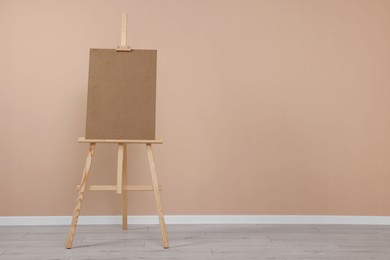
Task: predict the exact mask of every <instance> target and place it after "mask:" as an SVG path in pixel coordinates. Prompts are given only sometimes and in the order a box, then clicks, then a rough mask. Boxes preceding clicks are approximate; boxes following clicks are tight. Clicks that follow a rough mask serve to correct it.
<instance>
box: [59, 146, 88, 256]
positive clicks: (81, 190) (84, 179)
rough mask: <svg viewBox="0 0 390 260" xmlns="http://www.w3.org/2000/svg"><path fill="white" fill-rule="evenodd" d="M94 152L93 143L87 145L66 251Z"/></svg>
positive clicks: (72, 235)
mask: <svg viewBox="0 0 390 260" xmlns="http://www.w3.org/2000/svg"><path fill="white" fill-rule="evenodd" d="M94 150H95V143H91V144H90V145H89V150H88V155H87V160H86V162H85V166H84V170H83V175H82V178H81V184H80V190H79V192H78V195H77V199H76V206H75V208H74V212H73V218H72V223H71V224H70V228H69V233H68V239H67V241H66V244H65V247H66V248H68V249H70V248H72V244H73V239H74V234H75V232H76V227H77V221H78V220H79V215H80V210H81V205H82V203H83V198H84V193H85V188H86V186H87V182H88V176H89V169H90V167H91V163H92V157H93V152H94Z"/></svg>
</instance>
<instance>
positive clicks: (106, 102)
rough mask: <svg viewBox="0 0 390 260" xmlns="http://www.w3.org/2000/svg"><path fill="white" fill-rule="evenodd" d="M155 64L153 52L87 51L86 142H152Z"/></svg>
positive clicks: (153, 134)
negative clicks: (101, 140) (124, 140)
mask: <svg viewBox="0 0 390 260" xmlns="http://www.w3.org/2000/svg"><path fill="white" fill-rule="evenodd" d="M156 65H157V51H156V50H133V51H131V52H117V51H115V50H111V49H91V50H90V57H89V77H88V100H87V123H86V134H85V137H86V139H127V140H153V139H155V119H156Z"/></svg>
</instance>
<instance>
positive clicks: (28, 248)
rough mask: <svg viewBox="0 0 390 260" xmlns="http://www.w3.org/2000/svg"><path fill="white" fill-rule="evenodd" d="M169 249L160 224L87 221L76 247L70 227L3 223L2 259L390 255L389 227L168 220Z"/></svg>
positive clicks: (384, 258)
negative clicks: (69, 239)
mask: <svg viewBox="0 0 390 260" xmlns="http://www.w3.org/2000/svg"><path fill="white" fill-rule="evenodd" d="M167 228H168V235H169V239H170V248H169V249H166V250H165V249H163V248H162V247H161V240H160V238H161V237H160V229H159V226H158V225H129V229H128V230H127V231H124V230H122V229H121V226H119V225H95V226H94V225H91V226H88V225H85V226H81V225H80V226H79V227H78V228H77V232H76V236H75V240H74V244H73V245H74V247H73V249H70V250H67V249H65V248H64V243H65V240H66V237H67V231H68V227H67V226H3V227H0V260H14V259H18V260H24V259H28V260H35V259H37V260H38V259H39V260H45V259H46V260H57V259H58V260H87V259H97V260H99V259H112V260H120V259H172V260H173V259H190V260H191V259H212V260H218V259H221V260H222V259H224V260H225V259H248V260H251V259H257V260H264V259H268V260H298V259H299V260H305V259H308V260H325V259H337V260H359V259H362V260H363V259H364V260H389V259H390V246H389V245H390V226H361V225H249V224H248V225H168V226H167Z"/></svg>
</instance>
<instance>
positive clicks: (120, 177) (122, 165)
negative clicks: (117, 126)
mask: <svg viewBox="0 0 390 260" xmlns="http://www.w3.org/2000/svg"><path fill="white" fill-rule="evenodd" d="M126 33H127V14H126V13H123V14H122V29H121V46H118V48H117V49H116V50H117V51H131V48H130V47H129V46H127V44H126V41H127V35H126ZM78 142H79V143H89V149H88V155H87V159H86V162H85V166H84V170H83V175H82V178H81V183H80V185H78V186H77V189H78V191H79V192H78V195H77V199H76V206H75V209H74V212H73V217H72V223H71V225H70V228H69V233H68V239H67V242H66V244H65V247H66V248H67V249H70V248H72V244H73V239H74V235H75V233H76V227H77V222H78V219H79V215H80V210H81V205H82V203H83V198H84V193H85V191H87V190H89V191H116V193H118V194H122V229H124V230H126V229H127V226H128V224H127V191H153V192H154V199H155V201H156V206H157V213H158V220H159V223H160V230H161V238H162V246H163V247H164V248H165V249H166V248H168V247H169V241H168V235H167V229H166V225H165V220H164V213H163V209H162V205H161V199H160V190H161V187H160V186H159V185H158V181H157V174H156V167H155V165H154V159H153V150H152V144H162V143H163V141H162V139H156V140H111V139H110V140H102V139H85V138H84V137H80V138H79V139H78ZM97 143H117V144H118V164H117V183H116V185H90V186H88V187H87V182H88V176H89V169H90V167H91V163H92V157H93V153H94V150H95V146H96V144H97ZM127 144H146V151H147V156H148V161H149V167H150V173H151V176H152V185H127Z"/></svg>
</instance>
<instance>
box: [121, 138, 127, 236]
mask: <svg viewBox="0 0 390 260" xmlns="http://www.w3.org/2000/svg"><path fill="white" fill-rule="evenodd" d="M122 184H123V187H125V186H126V185H127V145H126V144H124V147H123V169H122ZM122 229H123V230H127V190H125V189H122Z"/></svg>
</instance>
